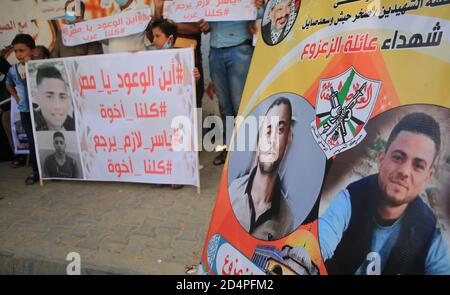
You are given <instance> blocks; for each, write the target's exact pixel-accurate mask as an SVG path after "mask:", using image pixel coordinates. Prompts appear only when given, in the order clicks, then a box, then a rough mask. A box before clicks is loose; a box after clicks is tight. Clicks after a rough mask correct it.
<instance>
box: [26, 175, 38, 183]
mask: <svg viewBox="0 0 450 295" xmlns="http://www.w3.org/2000/svg"><path fill="white" fill-rule="evenodd" d="M38 181H39V174H35V173H33V174H30V176H28V177H27V178H25V184H27V185H32V184H35V183H36V182H38Z"/></svg>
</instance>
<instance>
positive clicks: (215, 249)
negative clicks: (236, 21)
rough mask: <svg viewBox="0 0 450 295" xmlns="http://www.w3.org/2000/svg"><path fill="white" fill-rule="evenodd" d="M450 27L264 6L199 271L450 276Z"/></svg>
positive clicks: (440, 13) (414, 4)
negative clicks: (259, 29)
mask: <svg viewBox="0 0 450 295" xmlns="http://www.w3.org/2000/svg"><path fill="white" fill-rule="evenodd" d="M449 19H450V1H448V0H423V1H422V0H389V1H388V0H374V1H371V0H347V1H345V0H340V1H338V0H320V1H317V0H296V1H295V0H270V1H268V2H267V3H266V5H265V11H264V17H263V19H262V26H261V28H262V29H261V33H260V35H259V36H258V42H257V46H256V49H255V52H254V55H253V60H252V64H251V67H250V71H249V74H248V77H247V81H246V86H245V90H244V94H243V98H242V101H241V105H240V110H239V115H240V116H242V118H243V119H242V120H241V121H239V120H237V121H236V125H235V133H234V136H233V140H232V144H231V147H232V151H231V152H229V156H228V159H227V162H226V164H225V167H224V171H223V174H222V179H221V184H220V187H219V191H218V196H217V201H216V205H215V208H214V211H213V215H212V218H211V224H210V227H209V231H208V234H207V237H206V241H205V246H204V249H203V253H202V262H201V265H202V270H203V271H204V272H206V273H210V274H219V275H222V274H300V275H318V274H321V275H323V274H449V273H450V255H449V247H448V244H449V243H448V242H449V240H450V201H449V200H448V194H449V192H450V146H449V140H448V138H449V136H448V135H449V132H450V124H449V123H450V119H449V118H450V116H449V109H448V108H449V105H450V85H449V81H450V20H449ZM255 122H256V123H255ZM255 124H256V125H255ZM248 126H256V132H247V131H248V130H249V129H252V128H251V127H250V128H249V127H248ZM254 129H255V128H254ZM240 139H241V140H242V139H244V141H245V140H247V141H248V142H246V143H245V144H243V145H242V144H241V143H240V142H239V141H240ZM242 146H246V147H249V146H250V147H253V148H243V149H241V148H239V147H242Z"/></svg>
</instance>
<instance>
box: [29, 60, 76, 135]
mask: <svg viewBox="0 0 450 295" xmlns="http://www.w3.org/2000/svg"><path fill="white" fill-rule="evenodd" d="M36 85H37V93H36V95H35V98H36V99H35V102H36V103H37V104H38V106H39V108H38V109H37V110H36V109H35V110H34V121H35V123H36V131H42V130H61V129H63V130H67V131H73V130H75V120H74V118H73V116H70V115H69V104H70V101H71V100H70V97H68V95H67V85H66V81H65V80H64V78H63V76H62V74H61V72H60V71H59V70H58V69H57V68H56V67H55V66H49V65H44V66H41V67H39V68H38V70H37V74H36Z"/></svg>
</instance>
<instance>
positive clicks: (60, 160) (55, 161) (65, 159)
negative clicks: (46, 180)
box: [44, 131, 79, 178]
mask: <svg viewBox="0 0 450 295" xmlns="http://www.w3.org/2000/svg"><path fill="white" fill-rule="evenodd" d="M53 146H54V148H55V153H53V154H52V155H50V156H48V157H47V158H45V162H44V177H56V178H77V177H78V171H79V168H77V164H76V162H75V160H74V159H72V158H71V157H70V156H69V155H66V139H65V138H64V134H63V133H62V132H59V131H56V132H55V133H53Z"/></svg>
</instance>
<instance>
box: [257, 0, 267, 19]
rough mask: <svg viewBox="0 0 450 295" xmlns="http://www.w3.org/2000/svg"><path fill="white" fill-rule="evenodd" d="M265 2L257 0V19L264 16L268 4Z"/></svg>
mask: <svg viewBox="0 0 450 295" xmlns="http://www.w3.org/2000/svg"><path fill="white" fill-rule="evenodd" d="M264 2H265V1H264V0H255V7H256V19H260V18H263V16H264V8H265V6H266V3H264Z"/></svg>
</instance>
